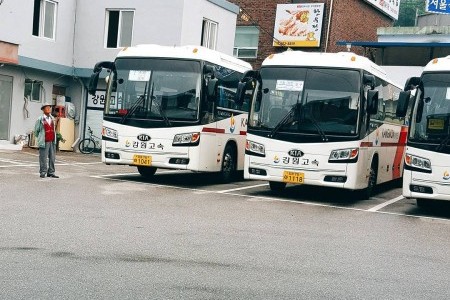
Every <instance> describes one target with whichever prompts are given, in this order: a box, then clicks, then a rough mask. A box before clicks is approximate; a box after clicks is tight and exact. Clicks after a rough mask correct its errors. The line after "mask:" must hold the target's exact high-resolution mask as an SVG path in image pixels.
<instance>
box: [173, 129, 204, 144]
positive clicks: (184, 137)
mask: <svg viewBox="0 0 450 300" xmlns="http://www.w3.org/2000/svg"><path fill="white" fill-rule="evenodd" d="M199 142H200V132H191V133H180V134H176V135H175V136H174V137H173V141H172V146H197V145H198V143H199Z"/></svg>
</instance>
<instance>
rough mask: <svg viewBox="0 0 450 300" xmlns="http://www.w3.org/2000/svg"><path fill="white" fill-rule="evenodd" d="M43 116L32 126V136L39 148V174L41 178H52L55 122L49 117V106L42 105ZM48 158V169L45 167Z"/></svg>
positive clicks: (53, 175)
mask: <svg viewBox="0 0 450 300" xmlns="http://www.w3.org/2000/svg"><path fill="white" fill-rule="evenodd" d="M41 110H42V112H43V115H42V116H40V117H39V118H38V119H37V121H36V124H35V125H34V136H35V137H36V138H37V144H38V147H39V173H40V174H41V178H44V177H45V174H47V177H53V178H59V177H58V176H56V175H55V158H56V122H55V118H53V116H52V115H51V112H52V107H51V105H50V104H43V105H42V107H41ZM47 158H48V167H47Z"/></svg>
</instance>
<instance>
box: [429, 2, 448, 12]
mask: <svg viewBox="0 0 450 300" xmlns="http://www.w3.org/2000/svg"><path fill="white" fill-rule="evenodd" d="M425 10H426V11H427V12H433V13H441V14H450V0H427V7H426V8H425Z"/></svg>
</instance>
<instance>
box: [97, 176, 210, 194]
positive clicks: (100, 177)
mask: <svg viewBox="0 0 450 300" xmlns="http://www.w3.org/2000/svg"><path fill="white" fill-rule="evenodd" d="M128 174H132V173H128ZM108 176H110V175H92V176H89V177H91V178H99V179H107V180H113V181H119V182H128V183H130V181H129V180H127V179H117V178H107V177H108ZM132 183H135V184H145V185H151V186H155V187H159V188H172V189H175V190H187V191H193V192H201V193H205V194H207V193H214V191H208V190H202V189H193V188H185V187H181V186H174V185H167V184H157V183H151V182H142V181H132Z"/></svg>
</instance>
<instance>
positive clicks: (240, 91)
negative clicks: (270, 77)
mask: <svg viewBox="0 0 450 300" xmlns="http://www.w3.org/2000/svg"><path fill="white" fill-rule="evenodd" d="M258 76H259V72H258V71H255V70H248V71H246V72H245V73H244V75H243V77H242V79H241V81H239V83H238V86H237V90H236V95H235V99H234V102H235V103H236V104H237V105H238V106H241V105H242V104H243V103H244V97H245V92H246V91H247V89H248V87H249V85H250V84H252V83H253V82H254V80H256V79H257V78H258Z"/></svg>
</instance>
